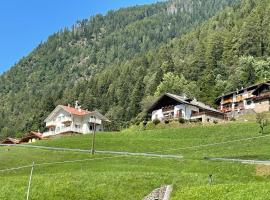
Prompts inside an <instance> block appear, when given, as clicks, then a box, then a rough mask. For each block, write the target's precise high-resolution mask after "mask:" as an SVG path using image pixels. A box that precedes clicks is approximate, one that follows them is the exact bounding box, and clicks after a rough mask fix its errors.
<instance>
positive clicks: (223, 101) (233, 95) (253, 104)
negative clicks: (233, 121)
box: [216, 81, 270, 114]
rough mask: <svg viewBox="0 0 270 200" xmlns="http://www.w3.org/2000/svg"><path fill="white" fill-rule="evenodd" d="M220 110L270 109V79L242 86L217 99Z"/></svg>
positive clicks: (258, 110) (225, 111) (261, 110)
mask: <svg viewBox="0 0 270 200" xmlns="http://www.w3.org/2000/svg"><path fill="white" fill-rule="evenodd" d="M216 104H217V105H218V106H219V108H218V110H219V111H221V112H223V113H227V114H234V113H241V112H243V111H253V112H256V113H260V112H265V111H270V81H266V82H264V83H259V84H255V85H251V86H249V87H246V88H241V89H240V90H238V89H237V90H236V91H233V92H230V93H227V94H224V95H222V96H220V97H218V98H217V99H216Z"/></svg>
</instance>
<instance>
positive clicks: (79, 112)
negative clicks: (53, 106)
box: [62, 106, 90, 116]
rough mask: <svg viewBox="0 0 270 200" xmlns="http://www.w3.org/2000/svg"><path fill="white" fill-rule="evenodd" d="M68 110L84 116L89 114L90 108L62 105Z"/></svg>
mask: <svg viewBox="0 0 270 200" xmlns="http://www.w3.org/2000/svg"><path fill="white" fill-rule="evenodd" d="M62 107H63V108H64V109H65V110H66V111H67V112H69V113H70V114H73V115H78V116H84V115H87V114H89V113H90V112H89V111H88V110H83V109H77V108H73V107H70V106H62Z"/></svg>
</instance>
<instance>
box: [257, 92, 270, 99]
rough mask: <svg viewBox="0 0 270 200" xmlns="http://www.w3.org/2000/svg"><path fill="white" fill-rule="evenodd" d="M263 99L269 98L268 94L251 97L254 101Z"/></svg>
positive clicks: (269, 93) (269, 94)
mask: <svg viewBox="0 0 270 200" xmlns="http://www.w3.org/2000/svg"><path fill="white" fill-rule="evenodd" d="M265 98H270V92H266V93H262V94H260V95H258V96H255V97H253V99H254V100H262V99H265Z"/></svg>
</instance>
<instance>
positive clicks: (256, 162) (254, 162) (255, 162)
mask: <svg viewBox="0 0 270 200" xmlns="http://www.w3.org/2000/svg"><path fill="white" fill-rule="evenodd" d="M205 159H206V160H211V161H228V162H240V163H243V164H252V165H270V160H245V159H233V158H205Z"/></svg>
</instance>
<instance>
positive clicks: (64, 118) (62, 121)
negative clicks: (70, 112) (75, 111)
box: [61, 117, 72, 124]
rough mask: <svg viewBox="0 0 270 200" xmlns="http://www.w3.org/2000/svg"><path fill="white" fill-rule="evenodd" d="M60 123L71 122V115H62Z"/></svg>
mask: <svg viewBox="0 0 270 200" xmlns="http://www.w3.org/2000/svg"><path fill="white" fill-rule="evenodd" d="M61 123H63V124H66V123H72V118H71V117H63V118H61Z"/></svg>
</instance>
